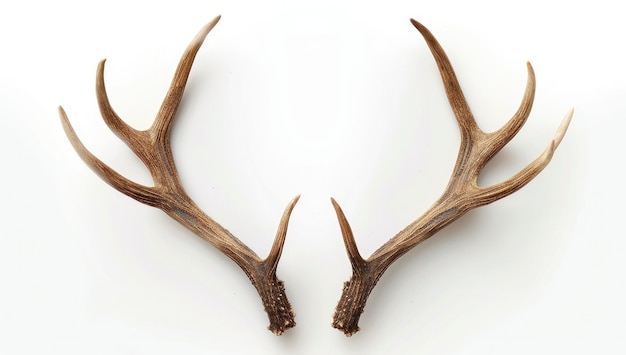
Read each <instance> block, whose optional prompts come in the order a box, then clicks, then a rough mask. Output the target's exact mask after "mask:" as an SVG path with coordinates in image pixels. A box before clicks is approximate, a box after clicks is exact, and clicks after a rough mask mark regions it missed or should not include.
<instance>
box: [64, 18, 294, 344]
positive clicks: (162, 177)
mask: <svg viewBox="0 0 626 355" xmlns="http://www.w3.org/2000/svg"><path fill="white" fill-rule="evenodd" d="M219 19H220V17H219V16H218V17H216V18H215V19H214V20H213V21H211V22H210V23H209V24H207V25H206V26H204V28H202V30H200V32H199V33H198V35H197V36H196V37H195V38H194V40H193V41H192V42H191V44H190V45H189V46H188V47H187V49H186V50H185V52H184V54H183V56H182V58H181V60H180V62H179V65H178V68H177V70H176V73H175V75H174V79H173V81H172V84H171V85H170V88H169V91H168V93H167V95H166V97H165V99H164V101H163V104H162V105H161V108H160V110H159V113H158V116H157V118H156V120H155V122H154V123H153V125H152V127H150V128H149V129H147V130H145V131H138V130H136V129H134V128H132V127H130V126H129V125H128V124H127V123H125V122H124V121H122V119H120V117H119V116H118V115H117V114H116V113H115V111H114V110H113V108H112V107H111V105H110V103H109V99H108V97H107V93H106V87H105V84H104V64H105V61H104V60H103V61H101V62H100V64H99V65H98V71H97V76H96V91H97V96H98V104H99V107H100V112H101V114H102V116H103V118H104V120H105V122H106V124H107V125H108V126H109V128H110V129H111V130H112V131H113V132H114V133H115V134H116V135H117V136H118V137H120V139H122V141H124V142H125V143H126V144H127V145H128V146H129V147H130V148H131V149H132V150H133V152H135V154H136V155H137V156H138V157H139V158H140V159H141V160H142V161H143V163H144V164H145V165H146V167H147V168H148V169H149V170H150V173H151V175H152V179H153V180H154V186H153V187H147V186H143V185H141V184H138V183H136V182H133V181H130V180H129V179H127V178H125V177H123V176H121V175H120V174H119V173H118V172H116V171H115V170H113V169H111V168H110V167H109V166H108V165H106V164H104V163H103V162H102V161H101V160H100V159H98V158H97V157H95V156H94V155H93V154H92V153H90V152H89V151H88V150H87V148H85V146H84V145H83V144H82V142H81V141H80V139H79V138H78V136H77V135H76V133H75V132H74V129H73V128H72V125H71V124H70V122H69V119H68V118H67V115H66V114H65V111H64V110H63V108H62V107H59V116H60V117H61V122H62V124H63V128H64V130H65V133H66V135H67V137H68V139H69V140H70V142H71V143H72V146H73V147H74V149H75V150H76V152H77V153H78V155H79V156H80V157H81V158H82V159H83V161H84V162H85V163H86V164H87V165H88V166H89V167H91V168H92V169H93V170H94V171H95V172H96V174H98V176H100V178H102V179H103V180H104V181H105V182H107V183H108V184H109V185H111V186H113V187H114V188H115V189H117V190H118V191H120V192H122V193H124V194H126V195H128V196H130V197H132V198H134V199H135V200H137V201H139V202H141V203H144V204H147V205H150V206H153V207H158V208H160V209H161V210H163V212H165V213H166V214H167V215H168V216H170V217H171V218H173V219H174V220H176V221H177V222H179V223H180V224H182V225H183V226H184V227H186V228H187V229H189V230H190V231H192V232H193V233H195V234H196V235H198V236H199V237H200V238H202V239H204V240H206V241H207V242H209V243H210V244H211V245H213V246H214V247H215V248H217V249H218V250H220V251H221V252H222V253H224V254H225V255H226V256H228V257H229V258H230V259H232V260H233V261H234V262H235V263H237V265H239V267H241V269H242V270H243V271H244V273H245V274H246V275H247V276H248V278H249V279H250V281H251V282H252V284H253V285H254V287H255V288H256V290H257V292H258V293H259V296H260V297H261V301H262V302H263V306H264V308H265V311H266V312H267V315H268V317H269V320H270V325H269V327H268V328H269V329H270V330H271V331H272V332H273V333H275V334H277V335H280V334H282V333H283V332H284V331H285V330H287V329H289V328H292V327H294V326H295V325H296V323H295V321H294V317H295V314H294V312H293V309H292V307H291V304H290V303H289V300H288V299H287V296H286V295H285V288H284V286H283V282H282V281H281V280H279V279H278V278H277V277H276V268H277V266H278V261H279V259H280V256H281V253H282V249H283V245H284V243H285V238H286V235H287V227H288V224H289V217H290V216H291V212H292V211H293V209H294V207H295V205H296V203H297V202H298V199H299V197H300V196H296V197H295V198H294V199H293V200H291V202H290V203H289V205H288V206H287V208H286V209H285V212H284V213H283V216H282V218H281V221H280V223H279V227H278V231H277V233H276V238H275V239H274V243H273V246H272V249H271V251H270V253H269V256H268V257H267V259H265V260H261V258H259V257H258V255H257V254H256V253H255V252H254V251H252V250H251V249H250V248H248V247H247V246H246V245H245V244H243V243H242V242H241V241H240V240H239V239H237V238H236V237H235V236H234V235H232V234H231V233H230V232H229V231H228V230H226V229H225V228H224V227H222V226H221V225H219V224H218V223H217V222H216V221H214V220H213V219H211V218H210V217H209V216H207V215H206V214H205V213H204V212H203V211H202V210H201V209H200V208H199V207H198V206H197V204H196V203H195V202H194V201H193V200H192V199H191V198H190V197H189V196H188V195H187V193H186V192H185V189H184V188H183V186H182V183H181V181H180V178H179V176H178V172H177V171H176V166H175V164H174V159H173V156H172V152H171V146H170V131H171V124H172V119H173V117H174V114H175V113H176V109H177V107H178V105H179V104H180V102H181V100H182V96H183V91H184V89H185V84H186V83H187V78H188V76H189V73H190V71H191V66H192V64H193V60H194V58H195V55H196V53H197V52H198V50H199V48H200V45H201V44H202V42H203V41H204V39H205V37H206V35H207V34H208V33H209V31H210V30H211V29H212V28H213V27H214V26H215V25H216V24H217V22H218V21H219Z"/></svg>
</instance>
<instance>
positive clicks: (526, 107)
mask: <svg viewBox="0 0 626 355" xmlns="http://www.w3.org/2000/svg"><path fill="white" fill-rule="evenodd" d="M411 23H412V24H413V25H414V26H415V28H417V30H418V31H419V32H420V33H421V34H422V36H423V37H424V39H425V40H426V43H427V45H428V47H429V48H430V51H431V52H432V55H433V57H434V58H435V61H436V62H437V66H438V68H439V72H440V73H441V78H442V81H443V85H444V88H445V91H446V95H447V96H448V101H449V102H450V106H451V107H452V110H453V111H454V115H455V117H456V120H457V122H458V124H459V128H460V132H461V145H460V149H459V154H458V156H457V160H456V164H455V166H454V169H453V171H452V176H451V177H450V181H449V183H448V186H447V187H446V189H445V190H444V192H443V194H442V195H441V197H439V199H438V200H437V201H435V203H434V204H433V205H432V206H431V207H430V208H429V209H428V210H427V211H426V212H425V213H424V214H423V215H422V216H421V217H419V218H418V219H417V220H415V221H414V222H413V223H411V224H409V225H408V226H407V227H406V228H405V229H404V230H402V231H400V232H399V233H398V234H397V235H396V236H394V237H393V238H391V239H390V240H389V241H387V242H386V243H385V244H383V245H382V246H381V247H380V248H379V249H378V250H376V251H375V252H374V253H373V254H372V255H371V256H370V257H369V258H367V259H364V258H363V257H362V256H361V254H360V253H359V250H358V247H357V245H356V241H355V240H354V236H353V234H352V230H351V228H350V225H349V224H348V220H347V219H346V216H345V215H344V213H343V211H342V210H341V207H339V204H338V203H337V202H336V201H335V200H334V199H332V198H331V202H332V204H333V207H334V208H335V212H336V214H337V218H338V220H339V225H340V227H341V232H342V234H343V241H344V244H345V246H346V250H347V253H348V258H349V260H350V264H351V265H352V277H351V278H350V280H349V281H347V282H346V283H345V284H344V288H343V293H342V295H341V298H340V300H339V304H338V305H337V308H336V310H335V314H334V319H333V323H332V325H333V327H335V328H337V329H339V330H341V331H343V332H344V333H345V334H346V335H347V336H351V335H353V334H354V333H356V332H357V331H359V326H358V322H359V318H360V316H361V313H362V312H363V310H364V308H365V303H366V302H367V298H368V297H369V295H370V293H371V292H372V290H373V289H374V287H375V286H376V283H377V282H378V280H379V279H380V277H381V276H382V275H383V273H384V272H385V270H387V268H388V267H389V266H390V265H391V264H392V263H393V262H394V261H395V260H397V259H398V258H399V257H401V256H402V255H404V254H405V253H406V252H408V251H409V250H410V249H411V248H413V247H415V246H416V245H418V244H419V243H421V242H423V241H424V240H426V239H428V238H429V237H431V236H432V235H433V234H435V233H437V232H438V231H439V230H441V229H442V228H444V227H445V226H447V225H448V224H450V223H452V222H453V221H455V220H457V219H458V218H459V217H461V216H462V215H464V214H465V213H467V212H468V211H469V210H471V209H473V208H476V207H480V206H484V205H487V204H489V203H492V202H494V201H497V200H499V199H501V198H503V197H506V196H508V195H510V194H512V193H513V192H515V191H517V190H519V189H520V188H522V187H523V186H524V185H526V184H527V183H528V182H530V181H531V180H532V179H533V178H534V177H535V176H537V175H538V174H539V173H540V172H541V171H542V170H543V169H544V168H545V167H546V166H547V165H548V163H549V162H550V160H551V159H552V155H553V154H554V151H555V150H556V148H557V147H558V145H559V143H561V140H562V139H563V136H564V135H565V132H566V131H567V127H568V125H569V123H570V120H571V118H572V115H573V109H572V110H570V111H569V112H568V113H567V114H566V115H565V118H564V119H563V121H562V123H561V125H560V127H559V128H558V130H557V132H556V134H555V136H554V138H553V139H552V141H551V142H550V144H549V145H548V147H547V148H546V149H545V150H544V152H543V153H542V154H541V155H540V156H539V157H538V158H537V159H535V160H534V161H533V162H532V163H530V164H528V166H526V167H525V168H523V169H522V170H521V171H519V172H518V173H517V174H515V175H513V176H512V177H511V178H509V179H507V180H505V181H502V182H500V183H497V184H494V185H491V186H485V187H483V186H479V185H478V183H477V180H478V175H479V174H480V172H481V170H482V169H483V168H484V167H485V165H486V164H487V163H488V162H489V160H490V159H491V158H493V157H494V156H495V155H496V154H497V153H498V152H499V151H500V150H501V149H502V148H503V147H504V146H505V145H506V144H507V143H508V142H509V141H510V140H511V139H512V138H513V137H514V136H515V135H516V134H517V132H519V130H520V129H521V128H522V126H523V125H524V123H525V122H526V119H527V118H528V116H529V114H530V110H531V107H532V104H533V99H534V96H535V73H534V71H533V68H532V66H531V65H530V63H528V64H527V68H528V81H527V84H526V92H525V93H524V97H523V99H522V103H521V105H520V107H519V109H518V110H517V112H516V113H515V114H514V115H513V117H512V118H511V119H510V120H509V121H508V122H507V123H506V124H505V125H504V126H503V127H502V128H500V129H499V130H497V131H495V132H492V133H485V132H483V131H482V130H481V129H480V128H479V127H478V124H477V123H476V121H475V119H474V117H473V115H472V112H471V110H470V108H469V105H468V104H467V101H466V100H465V97H464V95H463V92H462V90H461V86H460V85H459V82H458V80H457V78H456V75H455V73H454V70H453V68H452V65H451V64H450V61H449V60H448V57H447V55H446V53H445V52H444V50H443V48H441V46H440V45H439V43H438V42H437V40H436V39H435V37H434V36H433V35H432V33H430V31H429V30H428V29H427V28H426V27H424V26H423V25H422V24H420V23H419V22H417V21H415V20H413V19H411Z"/></svg>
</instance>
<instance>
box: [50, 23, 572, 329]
mask: <svg viewBox="0 0 626 355" xmlns="http://www.w3.org/2000/svg"><path fill="white" fill-rule="evenodd" d="M219 19H220V17H219V16H218V17H216V18H215V19H214V20H213V21H211V22H210V23H208V24H207V25H206V26H204V27H203V28H202V29H201V30H200V32H199V33H198V35H196V37H195V38H194V39H193V40H192V41H191V43H190V44H189V46H188V47H187V49H186V50H185V52H184V54H183V56H182V58H181V60H180V63H179V64H178V68H177V69H176V73H175V74H174V79H173V80H172V83H171V85H170V88H169V90H168V92H167V94H166V96H165V99H164V101H163V103H162V105H161V108H160V110H159V112H158V114H157V117H156V120H155V121H154V123H153V124H152V126H151V127H150V128H149V129H147V130H144V131H138V130H136V129H134V128H132V127H130V126H129V125H128V124H126V123H125V122H124V121H122V119H120V117H119V116H118V115H117V114H116V113H115V111H114V110H113V108H112V107H111V104H110V103H109V99H108V97H107V93H106V88H105V85H104V64H105V61H104V60H102V61H101V62H100V63H99V65H98V70H97V76H96V94H97V97H98V105H99V107H100V113H101V114H102V117H103V119H104V121H105V122H106V124H107V125H108V126H109V128H110V129H111V131H113V133H115V134H116V135H117V136H118V137H119V138H120V139H121V140H122V141H124V143H126V144H127V145H128V146H129V147H130V149H131V150H132V151H133V152H134V153H135V154H136V155H137V156H138V157H139V158H140V159H141V161H142V162H143V163H144V164H145V165H146V167H147V168H148V169H149V171H150V174H151V175H152V179H153V181H154V186H144V185H141V184H138V183H136V182H134V181H131V180H129V179H127V178H125V177H123V176H122V175H120V174H119V173H118V172H116V171H115V170H113V169H112V168H110V167H109V166H108V165H106V164H105V163H103V162H102V161H101V160H100V159H98V158H97V157H96V156H94V155H93V154H92V153H90V152H89V150H87V148H85V146H84V145H83V144H82V142H81V141H80V139H79V138H78V136H77V135H76V133H75V132H74V129H73V128H72V125H71V124H70V122H69V119H68V118H67V115H66V113H65V111H64V110H63V108H62V107H59V115H60V116H61V122H62V124H63V128H64V130H65V133H66V135H67V137H68V138H69V140H70V142H71V144H72V146H73V147H74V149H75V150H76V152H77V153H78V155H79V156H80V157H81V158H82V160H83V161H84V162H85V163H86V164H87V165H88V166H89V167H90V168H91V169H92V170H94V171H95V173H96V174H97V175H98V176H100V178H102V180H104V181H105V182H106V183H108V184H109V185H111V186H112V187H113V188H115V189H116V190H118V191H120V192H122V193H124V194H125V195H127V196H129V197H132V198H134V199H135V200H137V201H139V202H141V203H144V204H146V205H149V206H153V207H157V208H159V209H161V210H163V211H164V212H165V213H166V214H167V215H168V216H170V217H171V218H173V219H174V220H176V221H178V222H179V223H180V224H182V225H183V226H185V227H186V228H188V229H189V230H191V231H192V232H194V233H195V234H196V235H198V236H199V237H200V238H202V239H204V240H206V241H208V242H209V243H211V245H213V246H214V247H216V248H217V249H219V250H220V251H221V252H223V253H224V254H226V255H227V256H228V257H229V258H231V259H232V260H233V261H234V262H235V263H237V265H239V267H240V268H241V269H242V270H243V271H244V272H245V274H246V275H247V276H248V278H249V279H250V281H251V282H252V284H253V285H254V287H255V288H256V290H257V292H258V293H259V295H260V297H261V300H262V302H263V306H264V307H265V311H266V312H267V314H268V316H269V320H270V325H269V327H268V329H269V330H270V331H272V332H273V333H275V334H277V335H280V334H282V333H283V332H284V331H285V330H287V329H289V328H292V327H294V326H295V324H296V323H295V321H294V317H295V314H294V312H293V309H292V307H291V304H290V303H289V300H288V299H287V296H286V294H285V288H284V286H283V282H282V281H281V280H279V279H278V278H277V277H276V268H277V266H278V261H279V259H280V256H281V253H282V250H283V245H284V242H285V237H286V234H287V227H288V224H289V217H290V215H291V211H292V210H293V208H294V207H295V205H296V203H297V202H298V199H299V197H300V196H296V197H295V198H294V199H293V200H291V202H289V204H288V205H287V208H286V209H285V212H284V213H283V216H282V218H281V220H280V223H279V226H278V231H277V233H276V237H275V239H274V244H273V245H272V249H271V250H270V252H269V255H268V256H267V258H265V259H261V258H260V257H259V256H258V255H257V254H256V253H255V252H254V251H252V250H251V249H250V248H248V247H247V246H246V245H245V244H244V243H242V242H241V241H240V240H239V239H237V238H236V237H235V236H233V235H232V234H231V233H230V232H229V231H228V230H226V229H225V228H224V227H222V226H221V225H220V224H219V223H217V222H216V221H214V220H213V219H211V218H210V217H209V216H208V215H206V214H205V213H204V212H203V211H202V210H201V209H200V208H199V207H198V206H197V205H196V204H195V203H194V201H193V200H192V199H191V198H190V197H189V196H188V195H187V193H186V192H185V189H184V187H183V185H182V183H181V181H180V178H179V176H178V172H177V171H176V165H175V164H174V159H173V157H172V149H171V145H170V134H171V128H172V120H173V118H174V115H175V114H176V110H177V108H178V106H179V104H180V102H181V100H182V97H183V92H184V89H185V85H186V83H187V78H188V76H189V73H190V71H191V66H192V64H193V61H194V58H195V56H196V53H197V52H198V50H199V49H200V46H201V45H202V43H203V41H204V39H205V38H206V36H207V34H208V33H209V32H210V31H211V29H213V27H214V26H215V25H216V24H217V22H218V21H219ZM411 23H412V24H413V25H414V26H415V28H417V30H418V31H419V32H420V33H421V34H422V36H423V37H424V39H425V40H426V43H427V44H428V46H429V48H430V50H431V52H432V54H433V56H434V58H435V61H436V62H437V66H438V68H439V71H440V73H441V77H442V80H443V84H444V87H445V90H446V94H447V96H448V100H449V102H450V105H451V106H452V110H453V111H454V115H455V116H456V119H457V121H458V124H459V127H460V130H461V147H460V149H459V154H458V157H457V161H456V165H455V167H454V170H453V172H452V176H451V178H450V182H449V183H448V186H447V187H446V189H445V190H444V192H443V194H442V195H441V197H440V198H439V199H438V200H437V201H436V202H435V203H434V204H433V205H432V206H431V207H430V208H429V209H428V210H427V211H426V212H425V213H424V214H423V215H422V216H421V217H419V218H418V219H417V220H415V221H414V222H413V223H411V224H410V225H409V226H407V227H406V228H405V229H404V230H402V231H401V232H400V233H398V234H397V235H396V236H394V237H393V238H391V239H390V240H389V241H388V242H386V243H385V244H383V246H381V247H380V248H379V249H378V250H377V251H375V252H374V253H373V254H372V255H371V256H370V257H369V258H367V259H364V258H363V257H362V256H361V255H360V253H359V250H358V248H357V245H356V242H355V240H354V236H353V234H352V230H351V228H350V225H349V224H348V221H347V219H346V217H345V215H344V213H343V211H342V210H341V207H339V204H338V203H337V202H336V201H335V200H334V199H332V198H331V201H332V204H333V206H334V209H335V212H336V213H337V218H338V220H339V225H340V227H341V232H342V234H343V240H344V243H345V246H346V250H347V252H348V257H349V260H350V263H351V265H352V272H353V273H352V277H351V278H350V280H349V281H347V282H346V283H345V284H344V288H343V293H342V296H341V299H340V300H339V304H338V305H337V308H336V310H335V314H334V317H333V318H334V319H333V323H332V325H333V327H335V328H337V329H339V330H342V331H343V332H344V333H345V334H346V335H348V336H350V335H352V334H354V333H356V332H357V331H358V330H359V327H358V321H359V318H360V316H361V313H362V312H363V309H364V307H365V303H366V302H367V298H368V296H369V295H370V293H371V292H372V290H373V288H374V287H375V286H376V283H377V282H378V280H379V279H380V277H381V276H382V275H383V273H384V272H385V270H387V268H388V267H389V266H390V265H391V264H392V263H393V262H394V261H395V260H396V259H398V258H399V257H401V256H402V255H404V254H405V253H406V252H408V251H409V250H410V249H411V248H413V247H414V246H416V245H417V244H419V243H421V242H422V241H424V240H426V239H427V238H429V237H430V236H432V235H433V234H435V233H436V232H437V231H439V230H440V229H441V228H443V227H445V226H446V225H448V224H450V223H452V222H453V221H454V220H456V219H458V218H459V217H461V216H462V215H463V214H465V213H466V212H468V211H469V210H471V209H473V208H476V207H480V206H483V205H486V204H489V203H491V202H494V201H496V200H499V199H501V198H503V197H505V196H508V195H510V194H511V193H513V192H515V191H517V190H519V189H520V188H522V187H523V186H524V185H526V184H527V183H528V182H530V181H531V180H532V179H533V178H534V177H535V176H537V175H538V174H539V173H540V172H541V171H542V170H543V169H544V168H545V167H546V166H547V165H548V163H549V162H550V160H551V158H552V155H553V154H554V151H555V150H556V148H557V146H558V145H559V143H560V142H561V140H562V139H563V136H564V135H565V132H566V130H567V127H568V125H569V122H570V120H571V118H572V115H573V110H570V111H569V112H568V113H567V115H566V116H565V118H564V119H563V122H562V123H561V125H560V127H559V129H558V130H557V132H556V135H555V136H554V138H553V140H552V141H551V142H550V145H549V146H548V147H547V148H546V150H545V151H544V152H543V153H542V154H541V155H540V156H539V157H538V158H537V159H535V161H533V162H532V163H530V164H529V165H528V166H526V167H525V168H523V169H522V170H521V171H520V172H518V173H517V174H515V175H513V176H512V177H511V178H509V179H508V180H505V181H503V182H501V183H498V184H494V185H491V186H487V187H481V186H478V184H477V179H478V175H479V174H480V171H481V170H482V169H483V168H484V166H485V165H486V164H487V162H489V160H490V159H491V158H493V156H495V155H496V154H497V153H498V152H499V151H500V150H501V149H502V148H503V147H504V146H505V145H506V144H507V143H508V142H509V141H510V140H511V139H512V138H513V137H514V136H515V135H516V134H517V132H519V130H520V129H521V128H522V126H523V125H524V123H525V122H526V119H527V118H528V115H529V114H530V110H531V107H532V103H533V99H534V94H535V74H534V72H533V69H532V66H531V65H530V63H528V64H527V67H528V82H527V84H526V92H525V94H524V97H523V99H522V103H521V105H520V107H519V109H518V110H517V112H516V113H515V115H513V117H512V118H511V119H510V120H509V121H508V122H507V123H506V124H505V125H504V126H503V127H502V128H500V129H499V130H497V131H495V132H492V133H485V132H483V131H482V130H481V129H480V128H479V127H478V125H477V124H476V121H475V119H474V117H473V116H472V113H471V111H470V108H469V106H468V104H467V102H466V100H465V97H464V96H463V92H462V91H461V87H460V85H459V82H458V80H457V78H456V75H455V74H454V70H453V68H452V65H451V64H450V61H449V60H448V57H447V56H446V54H445V52H444V50H443V49H442V48H441V46H440V45H439V43H438V42H437V40H436V39H435V37H434V36H433V35H432V33H430V31H429V30H428V29H427V28H426V27H424V26H423V25H422V24H420V23H419V22H417V21H415V20H413V19H412V20H411Z"/></svg>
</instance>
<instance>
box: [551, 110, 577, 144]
mask: <svg viewBox="0 0 626 355" xmlns="http://www.w3.org/2000/svg"><path fill="white" fill-rule="evenodd" d="M573 116H574V108H573V107H572V108H571V109H569V111H567V113H566V114H565V117H563V121H561V125H560V126H559V129H557V131H556V133H555V135H554V138H553V139H552V142H553V143H554V149H556V148H557V147H558V146H559V144H560V143H561V141H562V140H563V137H565V133H566V132H567V128H568V127H569V124H570V122H572V117H573Z"/></svg>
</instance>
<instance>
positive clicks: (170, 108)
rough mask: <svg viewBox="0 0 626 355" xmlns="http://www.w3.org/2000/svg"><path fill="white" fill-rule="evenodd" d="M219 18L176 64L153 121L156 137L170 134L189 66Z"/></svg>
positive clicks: (188, 47) (203, 32)
mask: <svg viewBox="0 0 626 355" xmlns="http://www.w3.org/2000/svg"><path fill="white" fill-rule="evenodd" d="M220 18H221V16H217V17H215V18H214V19H213V20H212V21H211V22H209V23H208V24H206V25H205V26H204V27H203V28H202V29H201V30H200V32H198V34H197V35H196V37H195V38H194V39H193V40H192V41H191V43H189V46H187V49H185V52H184V53H183V55H182V57H181V58H180V62H179V63H178V67H177V68H176V73H174V79H173V80H172V84H171V85H170V88H169V90H168V91H167V94H166V95H165V100H164V101H163V104H162V105H161V108H160V109H159V113H158V114H157V119H156V120H155V121H154V124H153V125H152V127H151V130H152V131H153V132H154V133H155V136H157V137H167V136H169V133H170V128H171V124H172V119H173V118H174V114H175V113H176V110H177V109H178V106H179V105H180V101H181V100H182V98H183V93H184V91H185V86H186V85H187V78H188V77H189V73H190V72H191V66H192V65H193V61H194V59H195V58H196V54H197V53H198V50H199V49H200V46H202V43H203V42H204V39H205V38H206V36H207V35H208V34H209V32H211V30H212V29H213V27H215V25H217V23H218V22H219V20H220Z"/></svg>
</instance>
